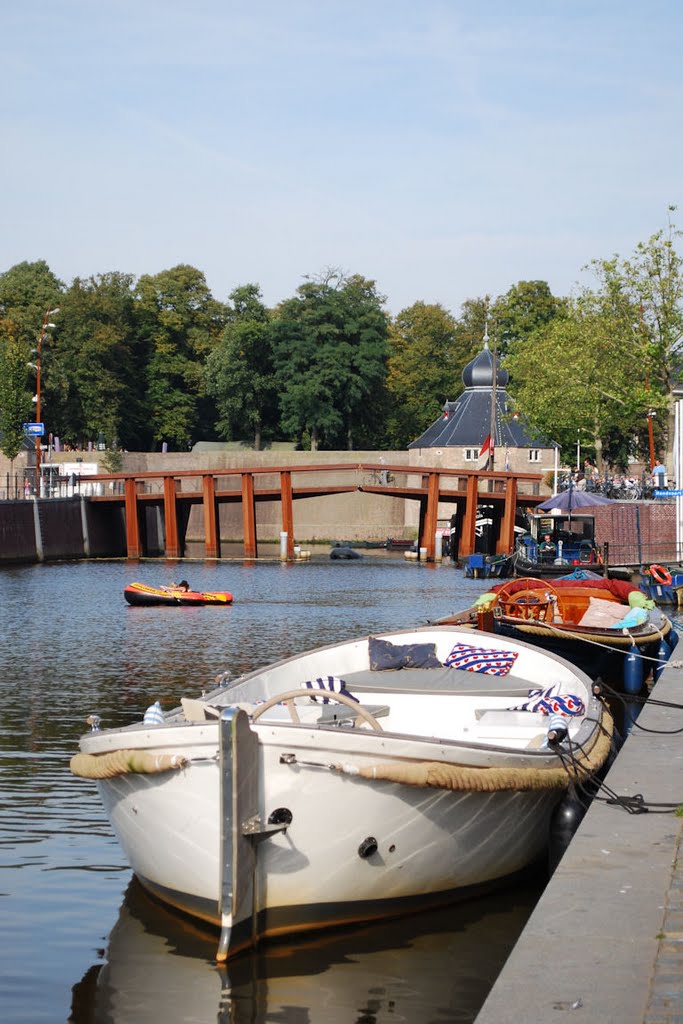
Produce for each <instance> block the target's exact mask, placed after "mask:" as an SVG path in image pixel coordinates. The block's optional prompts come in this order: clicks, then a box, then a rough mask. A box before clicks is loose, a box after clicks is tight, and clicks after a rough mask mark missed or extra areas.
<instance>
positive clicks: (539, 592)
mask: <svg viewBox="0 0 683 1024" xmlns="http://www.w3.org/2000/svg"><path fill="white" fill-rule="evenodd" d="M518 583H524V584H527V586H523V587H520V588H519V590H515V591H512V587H513V586H514V585H515V584H518ZM529 584H537V586H530V585H529ZM511 591H512V593H511ZM553 602H554V603H555V604H556V607H557V608H558V610H559V607H560V595H559V594H558V592H557V590H556V588H555V587H554V586H553V585H552V583H548V582H547V580H540V579H537V578H535V577H533V576H527V577H524V578H522V579H517V580H511V581H510V583H506V584H505V585H504V586H502V587H501V588H500V590H498V591H496V604H500V605H501V607H502V606H503V605H505V606H506V608H505V613H506V614H508V615H513V616H519V617H520V618H537V619H551V618H552V616H553V607H552V606H553ZM525 613H526V614H525Z"/></svg>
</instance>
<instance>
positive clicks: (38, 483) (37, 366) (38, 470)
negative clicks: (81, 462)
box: [35, 313, 48, 497]
mask: <svg viewBox="0 0 683 1024" xmlns="http://www.w3.org/2000/svg"><path fill="white" fill-rule="evenodd" d="M47 321H48V314H47V313H46V314H45V320H44V321H43V328H42V330H41V332H40V337H39V338H38V348H37V349H36V423H40V422H41V419H40V350H41V347H42V343H43V335H44V334H45V328H46V327H47ZM41 440H42V438H41V437H40V435H39V434H36V482H35V491H36V497H37V496H38V495H40V456H41V447H40V445H41Z"/></svg>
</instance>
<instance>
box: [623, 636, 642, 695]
mask: <svg viewBox="0 0 683 1024" xmlns="http://www.w3.org/2000/svg"><path fill="white" fill-rule="evenodd" d="M642 686H643V659H642V656H641V654H640V652H639V650H638V644H636V643H633V644H631V649H630V650H629V652H628V654H627V655H626V657H625V658H624V690H625V691H626V693H640V691H641V689H642Z"/></svg>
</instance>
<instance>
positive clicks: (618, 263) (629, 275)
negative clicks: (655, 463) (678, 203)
mask: <svg viewBox="0 0 683 1024" xmlns="http://www.w3.org/2000/svg"><path fill="white" fill-rule="evenodd" d="M675 209H676V207H675V206H670V207H669V219H668V224H667V227H666V228H664V229H662V230H660V231H657V232H655V234H654V235H652V236H651V237H650V238H649V239H648V241H647V242H641V243H639V244H638V245H637V246H636V249H635V252H634V254H633V256H632V257H631V258H629V259H622V258H621V257H619V256H613V257H612V258H611V259H603V260H594V261H593V262H592V263H591V264H590V268H591V269H592V271H593V272H594V274H595V277H596V279H597V282H598V289H597V291H596V292H595V301H596V303H597V302H599V303H601V304H602V306H603V307H604V308H605V309H606V310H607V311H609V312H610V313H611V315H612V316H613V317H614V320H615V323H616V324H618V325H619V329H620V331H621V333H622V335H623V339H622V344H626V343H628V344H629V345H630V362H632V363H633V364H635V369H636V370H637V373H636V376H637V378H638V384H639V400H640V401H641V405H640V417H641V420H640V422H641V427H642V424H643V423H644V422H645V419H646V414H647V410H648V408H654V409H657V408H659V409H663V410H664V419H665V421H666V422H665V424H663V425H662V427H661V428H660V429H661V443H662V444H663V445H665V446H666V447H667V448H668V449H670V448H671V443H672V439H673V433H674V402H675V397H674V393H673V387H674V384H676V383H677V382H678V381H679V380H680V379H681V349H682V345H683V272H682V269H683V267H682V262H681V257H680V256H679V254H678V252H677V250H676V241H677V240H678V239H679V238H680V237H681V232H680V231H679V230H678V229H677V228H676V227H675V225H674V223H673V221H672V214H673V213H674V211H675ZM641 433H642V430H641Z"/></svg>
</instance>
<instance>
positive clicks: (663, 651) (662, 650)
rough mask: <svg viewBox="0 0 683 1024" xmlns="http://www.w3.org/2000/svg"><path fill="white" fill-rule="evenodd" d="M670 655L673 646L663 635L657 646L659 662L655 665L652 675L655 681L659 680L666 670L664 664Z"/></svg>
mask: <svg viewBox="0 0 683 1024" xmlns="http://www.w3.org/2000/svg"><path fill="white" fill-rule="evenodd" d="M670 657H671V648H670V647H669V645H668V643H667V642H666V640H665V639H664V637H662V639H661V640H660V641H659V647H658V648H657V664H656V665H655V667H654V669H653V671H652V675H653V678H654V681H655V682H657V680H658V679H659V677H660V676H661V674H662V672H663V671H664V666H665V665H666V663H667V661H668V660H669V658H670Z"/></svg>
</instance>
